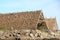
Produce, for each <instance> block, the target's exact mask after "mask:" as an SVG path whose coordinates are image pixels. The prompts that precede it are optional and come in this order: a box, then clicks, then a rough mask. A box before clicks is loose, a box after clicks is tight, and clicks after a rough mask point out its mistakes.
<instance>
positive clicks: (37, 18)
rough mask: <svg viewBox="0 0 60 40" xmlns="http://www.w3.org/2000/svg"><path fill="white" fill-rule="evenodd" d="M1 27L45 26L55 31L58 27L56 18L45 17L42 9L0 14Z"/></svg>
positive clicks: (28, 27)
mask: <svg viewBox="0 0 60 40" xmlns="http://www.w3.org/2000/svg"><path fill="white" fill-rule="evenodd" d="M1 27H2V28H10V27H12V28H13V29H18V30H21V29H37V28H41V29H42V28H44V29H49V30H52V31H53V30H57V29H58V27H57V23H56V19H55V18H50V19H45V18H44V15H43V12H42V11H41V10H38V11H30V12H28V11H27V12H17V13H9V14H0V28H1Z"/></svg>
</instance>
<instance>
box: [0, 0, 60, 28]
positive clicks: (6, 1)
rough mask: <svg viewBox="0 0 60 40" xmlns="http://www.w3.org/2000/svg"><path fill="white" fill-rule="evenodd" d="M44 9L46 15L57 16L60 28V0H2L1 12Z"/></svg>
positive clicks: (0, 3) (49, 16)
mask: <svg viewBox="0 0 60 40" xmlns="http://www.w3.org/2000/svg"><path fill="white" fill-rule="evenodd" d="M34 10H42V11H43V13H44V16H45V17H48V18H51V17H56V19H57V24H58V27H59V29H60V0H0V13H2V14H4V13H9V12H20V11H34Z"/></svg>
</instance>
